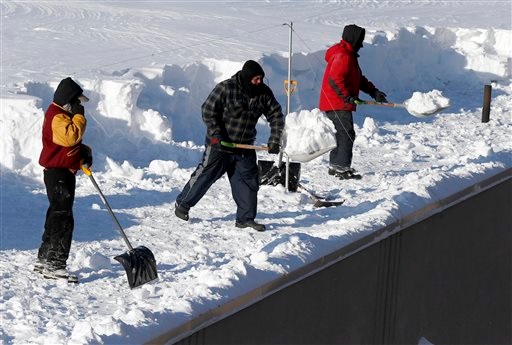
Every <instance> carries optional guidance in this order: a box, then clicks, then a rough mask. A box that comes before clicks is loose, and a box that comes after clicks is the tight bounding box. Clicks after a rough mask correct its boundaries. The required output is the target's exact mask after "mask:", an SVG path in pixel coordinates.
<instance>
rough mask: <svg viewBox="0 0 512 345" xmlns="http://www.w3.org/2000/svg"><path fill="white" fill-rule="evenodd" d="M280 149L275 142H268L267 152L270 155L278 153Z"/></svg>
mask: <svg viewBox="0 0 512 345" xmlns="http://www.w3.org/2000/svg"><path fill="white" fill-rule="evenodd" d="M280 150H281V147H280V146H279V144H276V143H269V144H268V153H270V154H272V155H276V154H278V153H279V151H280Z"/></svg>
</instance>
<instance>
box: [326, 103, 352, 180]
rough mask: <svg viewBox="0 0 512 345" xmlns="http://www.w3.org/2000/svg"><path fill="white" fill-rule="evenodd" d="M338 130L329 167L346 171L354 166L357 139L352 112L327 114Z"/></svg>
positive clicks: (343, 111) (331, 112)
mask: <svg viewBox="0 0 512 345" xmlns="http://www.w3.org/2000/svg"><path fill="white" fill-rule="evenodd" d="M325 114H326V115H327V117H328V118H329V119H330V120H331V121H332V122H333V123H334V127H335V128H336V148H335V149H334V150H332V151H331V153H330V155H329V166H330V167H331V168H333V169H336V170H339V171H344V170H347V169H348V168H350V166H351V164H352V148H353V147H354V140H355V139H356V132H355V131H354V121H353V119H352V112H351V111H347V110H333V111H327V112H326V113H325Z"/></svg>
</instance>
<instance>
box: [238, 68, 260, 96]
mask: <svg viewBox="0 0 512 345" xmlns="http://www.w3.org/2000/svg"><path fill="white" fill-rule="evenodd" d="M258 75H261V76H262V77H264V76H265V72H264V71H263V68H262V67H261V65H260V64H259V63H257V62H256V61H253V60H248V61H246V62H245V63H244V66H243V67H242V70H241V71H240V83H241V84H242V87H243V89H244V90H245V91H246V92H247V93H248V94H249V96H251V97H252V96H256V95H259V94H261V93H262V92H263V89H264V87H263V82H262V83H261V84H259V85H254V84H252V83H251V80H252V78H254V77H256V76H258Z"/></svg>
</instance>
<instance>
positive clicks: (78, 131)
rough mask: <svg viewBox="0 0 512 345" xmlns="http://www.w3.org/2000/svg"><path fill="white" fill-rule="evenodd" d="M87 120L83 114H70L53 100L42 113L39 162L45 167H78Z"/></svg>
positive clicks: (75, 168) (72, 168)
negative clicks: (41, 141) (41, 147)
mask: <svg viewBox="0 0 512 345" xmlns="http://www.w3.org/2000/svg"><path fill="white" fill-rule="evenodd" d="M86 125H87V120H86V119H85V116H84V115H83V114H74V115H73V114H70V113H69V112H67V111H65V110H64V109H63V108H62V107H60V106H59V105H58V104H56V103H55V102H54V103H52V104H50V106H49V107H48V110H46V113H45V115H44V122H43V149H42V151H41V155H40V156H39V164H40V165H41V166H43V167H44V168H46V169H49V168H65V169H70V170H72V171H77V170H79V169H80V158H81V156H80V150H81V145H82V138H83V135H84V132H85V127H86Z"/></svg>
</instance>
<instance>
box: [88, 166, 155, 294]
mask: <svg viewBox="0 0 512 345" xmlns="http://www.w3.org/2000/svg"><path fill="white" fill-rule="evenodd" d="M82 171H83V172H84V173H85V174H86V175H87V176H89V178H90V179H91V182H92V184H93V185H94V187H95V188H96V190H97V191H98V193H99V195H100V198H101V200H102V201H103V203H104V204H105V206H106V207H107V209H108V212H109V213H110V215H111V216H112V219H114V222H115V223H116V225H117V227H118V228H119V232H120V233H121V236H122V237H123V240H124V242H125V243H126V245H127V246H128V249H129V250H128V251H127V252H125V253H123V254H121V255H118V256H116V257H114V259H115V260H117V261H119V262H120V263H121V265H123V267H124V269H125V271H126V277H127V278H128V284H129V285H130V289H133V288H135V287H137V286H141V285H143V284H146V283H149V282H150V281H153V280H155V279H158V273H157V272H156V260H155V256H154V255H153V253H152V252H151V250H149V249H148V248H146V247H144V246H139V247H137V248H133V247H132V245H131V244H130V241H128V237H126V234H125V233H124V230H123V228H122V227H121V224H119V221H118V220H117V217H116V216H115V214H114V212H113V211H112V208H111V207H110V205H109V204H108V201H107V199H106V198H105V196H104V195H103V193H102V192H101V190H100V187H99V186H98V184H97V183H96V180H95V179H94V177H93V176H92V171H91V169H90V168H88V167H86V166H84V165H82Z"/></svg>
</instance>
